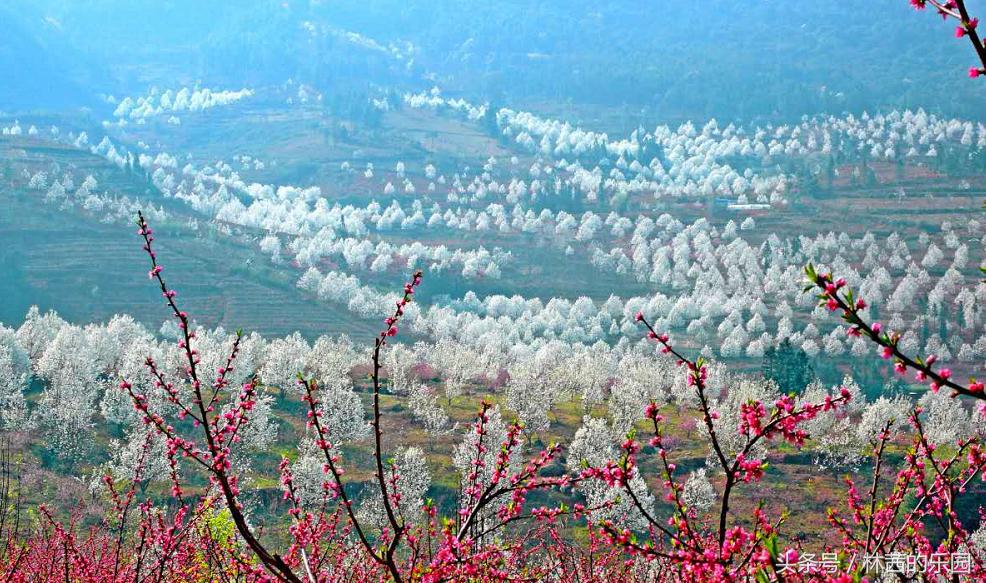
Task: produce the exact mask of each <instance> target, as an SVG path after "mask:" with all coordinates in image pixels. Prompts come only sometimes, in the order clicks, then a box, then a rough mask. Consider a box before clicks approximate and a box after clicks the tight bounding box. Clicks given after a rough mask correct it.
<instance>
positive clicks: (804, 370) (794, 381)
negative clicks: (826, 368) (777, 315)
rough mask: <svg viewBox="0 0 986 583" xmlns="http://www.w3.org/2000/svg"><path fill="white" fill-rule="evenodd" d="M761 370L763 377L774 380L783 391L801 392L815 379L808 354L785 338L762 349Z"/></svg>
mask: <svg viewBox="0 0 986 583" xmlns="http://www.w3.org/2000/svg"><path fill="white" fill-rule="evenodd" d="M761 371H762V372H763V376H764V378H766V379H770V380H772V381H774V382H776V383H777V385H778V386H779V387H780V389H781V391H782V392H785V393H789V392H795V393H801V392H802V391H804V389H805V387H806V386H808V384H809V383H810V382H811V381H813V380H815V369H814V367H812V365H811V359H810V358H809V357H808V354H807V353H805V351H804V350H802V349H801V348H800V347H797V346H794V345H793V344H791V341H790V340H788V339H786V338H785V339H784V340H783V341H782V342H781V343H780V344H779V345H777V347H770V348H768V349H767V350H766V351H764V355H763V364H762V366H761Z"/></svg>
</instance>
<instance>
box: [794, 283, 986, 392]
mask: <svg viewBox="0 0 986 583" xmlns="http://www.w3.org/2000/svg"><path fill="white" fill-rule="evenodd" d="M805 274H806V275H807V277H808V281H809V283H810V285H808V286H807V287H805V291H806V292H807V291H810V290H811V289H813V288H818V289H820V290H821V293H819V294H818V300H819V305H821V306H825V307H826V308H827V309H828V310H829V311H831V312H835V311H841V312H842V319H843V320H844V321H845V322H846V323H848V324H849V326H850V327H849V330H848V332H847V333H848V334H849V335H850V336H865V337H866V338H869V339H870V340H872V341H873V342H875V343H876V344H878V345H880V346H881V347H883V350H882V351H881V353H880V354H881V356H882V357H883V358H884V359H886V360H890V359H893V361H894V369H895V370H896V371H897V372H898V373H901V374H903V373H904V372H906V370H907V369H908V368H910V369H913V370H915V371H916V372H915V376H914V379H915V380H916V381H919V382H923V381H930V382H929V383H928V385H929V387H930V388H931V390H932V392H938V391H939V390H940V389H942V388H946V387H947V388H949V389H951V390H952V396H956V395H964V396H967V397H972V398H973V399H979V400H986V393H984V392H983V389H984V384H983V383H981V382H979V381H977V380H976V379H970V381H969V384H968V385H967V386H962V385H960V384H959V383H956V382H955V381H953V380H952V371H951V369H948V368H944V367H941V368H939V369H938V370H935V369H933V368H932V365H933V364H934V363H935V362H936V361H937V360H938V359H937V357H936V356H935V355H933V354H932V355H928V356H927V357H925V358H924V359H921V358H919V357H916V358H911V357H909V356H907V355H906V354H904V353H903V352H901V351H900V349H899V347H898V344H899V342H900V338H901V335H900V334H899V333H898V332H894V331H885V330H884V329H883V326H882V325H881V324H880V323H879V322H876V323H873V324H868V323H867V322H865V321H864V320H863V318H862V316H860V313H859V312H860V310H863V309H865V308H866V306H867V304H866V301H865V300H864V299H863V298H861V297H858V296H857V295H855V294H854V293H853V291H852V289H851V288H850V287H849V286H848V285H847V284H846V280H844V279H842V278H839V279H833V275H832V274H831V273H817V272H816V271H815V267H814V266H813V265H811V264H808V265H807V266H806V267H805Z"/></svg>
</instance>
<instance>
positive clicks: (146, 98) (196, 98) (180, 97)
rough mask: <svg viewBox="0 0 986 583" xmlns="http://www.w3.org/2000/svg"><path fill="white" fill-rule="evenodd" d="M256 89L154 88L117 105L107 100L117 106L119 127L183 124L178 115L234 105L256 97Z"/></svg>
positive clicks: (110, 99) (114, 99)
mask: <svg viewBox="0 0 986 583" xmlns="http://www.w3.org/2000/svg"><path fill="white" fill-rule="evenodd" d="M253 95H254V91H253V90H252V89H239V90H228V89H224V90H213V89H209V88H207V87H206V88H198V87H182V88H180V89H177V90H173V89H165V90H164V91H161V90H159V89H158V88H156V87H155V88H152V89H151V90H150V91H149V92H148V93H147V95H141V96H137V97H130V96H127V97H124V98H123V99H121V100H119V102H117V100H116V98H115V97H113V96H109V97H107V101H108V102H109V103H111V104H115V105H116V109H114V110H113V116H114V117H115V118H116V119H117V122H116V123H117V125H125V124H126V123H128V122H132V123H137V124H143V123H146V122H147V121H148V120H150V119H152V118H155V117H159V116H164V115H167V116H168V123H171V124H174V125H180V124H181V121H180V118H179V117H178V114H181V113H185V112H188V113H196V112H201V111H205V110H207V109H212V108H214V107H223V106H227V105H232V104H234V103H237V102H239V101H241V100H243V99H246V98H248V97H252V96H253Z"/></svg>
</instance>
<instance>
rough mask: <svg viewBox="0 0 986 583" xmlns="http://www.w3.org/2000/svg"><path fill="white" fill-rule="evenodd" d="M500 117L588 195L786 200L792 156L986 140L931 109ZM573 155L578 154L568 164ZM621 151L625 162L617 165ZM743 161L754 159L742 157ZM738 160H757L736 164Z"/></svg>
mask: <svg viewBox="0 0 986 583" xmlns="http://www.w3.org/2000/svg"><path fill="white" fill-rule="evenodd" d="M404 103H405V105H407V106H409V107H413V108H424V107H427V108H432V109H445V110H449V111H453V112H460V113H461V112H466V113H467V116H468V117H470V118H472V117H475V115H478V112H480V111H483V110H481V108H479V107H477V106H473V105H470V104H468V103H465V102H463V101H462V100H451V99H447V98H444V97H442V96H441V94H440V91H438V90H437V88H436V89H432V90H431V91H430V92H425V93H420V94H407V95H405V97H404ZM484 113H485V111H484ZM495 118H496V122H497V125H498V127H499V128H500V130H501V132H502V134H503V136H504V137H505V138H508V139H510V140H512V141H513V142H515V143H516V144H517V145H519V146H520V147H521V148H522V149H524V150H526V151H528V152H532V153H536V154H538V155H540V156H544V157H545V158H548V159H553V160H556V161H558V165H559V167H561V168H563V169H564V170H565V171H566V174H567V177H566V178H565V180H566V182H567V183H568V185H569V186H571V187H573V188H575V189H576V190H577V191H578V192H580V193H582V194H583V195H584V197H585V198H586V200H588V201H596V200H599V199H603V200H615V201H622V200H625V199H626V198H627V197H628V196H631V195H633V194H638V193H643V194H647V195H652V196H653V197H655V198H658V199H660V198H664V197H686V198H707V197H710V196H727V197H735V198H737V199H739V198H740V197H742V198H743V199H744V201H745V200H746V199H756V200H757V201H758V202H761V203H772V204H773V203H778V202H781V201H783V200H784V198H785V196H786V194H787V193H788V192H789V190H790V187H791V184H792V183H793V177H791V176H786V175H784V174H782V173H778V172H777V171H776V169H775V168H774V166H775V165H776V164H777V163H778V162H781V161H784V160H790V159H797V160H804V159H806V158H808V157H811V156H819V155H821V156H826V157H829V156H833V155H840V156H841V157H842V158H843V159H846V160H854V161H855V160H860V159H871V160H876V161H880V160H901V159H905V158H908V159H915V160H920V159H922V158H923V159H927V158H934V157H935V156H938V155H939V148H941V147H942V145H943V144H950V145H953V146H961V147H963V148H966V149H967V150H969V151H979V150H982V149H983V148H984V147H986V126H984V125H983V124H982V123H975V122H972V121H967V120H965V121H964V120H958V119H946V118H942V117H939V116H937V115H934V114H928V113H926V112H925V111H924V110H922V109H918V110H917V111H911V110H905V111H903V112H901V111H896V110H894V111H891V112H889V113H887V114H877V115H874V116H870V115H869V114H868V113H866V112H864V113H863V114H861V115H860V116H858V117H857V116H855V115H852V114H849V115H846V116H842V117H835V116H815V117H811V118H807V117H806V118H805V119H804V120H802V122H801V123H799V124H793V125H788V124H784V125H778V126H772V125H767V126H763V127H761V126H755V127H752V128H745V127H738V126H736V125H734V124H729V125H728V126H726V127H725V128H720V127H719V124H718V123H717V122H716V120H710V121H709V122H707V123H706V124H705V125H704V126H703V127H702V128H701V129H698V128H696V126H695V125H694V124H693V123H692V122H685V123H684V124H682V125H681V126H679V127H678V128H676V129H672V128H670V127H668V126H663V125H662V126H658V127H656V128H655V129H654V130H653V131H645V130H643V129H642V128H641V129H638V130H634V131H633V132H632V133H631V134H630V136H629V137H628V138H625V139H618V140H611V139H610V138H609V136H608V135H607V134H605V133H599V132H593V131H588V130H584V129H582V128H579V127H577V126H573V125H572V124H570V123H568V122H563V121H560V120H554V119H548V118H544V117H541V116H538V115H535V114H533V113H530V112H523V111H514V110H511V109H507V108H504V109H501V110H499V111H497V112H496V113H495ZM655 154H656V155H655ZM568 158H571V159H572V160H574V161H571V162H566V159H568ZM612 158H615V159H616V160H615V162H614V163H612V164H611V163H610V160H611V159H612ZM742 159H746V162H739V160H742ZM736 163H745V164H748V165H749V166H748V167H746V168H734V166H733V165H734V164H736Z"/></svg>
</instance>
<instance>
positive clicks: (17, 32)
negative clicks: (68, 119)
mask: <svg viewBox="0 0 986 583" xmlns="http://www.w3.org/2000/svg"><path fill="white" fill-rule="evenodd" d="M0 23H3V24H2V33H0V71H2V74H3V81H2V82H0V110H8V111H14V110H57V109H64V108H76V107H88V106H93V105H95V104H98V99H97V97H96V94H95V92H96V90H95V89H94V87H93V81H94V80H95V79H96V78H102V79H103V82H104V83H105V82H106V81H108V79H106V74H105V72H104V71H103V70H102V68H101V67H99V66H98V65H95V64H94V63H93V62H92V61H90V59H89V58H88V57H86V56H85V55H83V54H80V53H79V51H78V50H76V49H75V48H73V47H72V45H71V44H70V43H69V42H67V40H66V39H65V38H64V37H63V35H62V34H61V32H60V30H59V28H58V27H59V25H58V23H57V22H56V21H51V20H49V21H46V20H45V19H44V17H43V16H42V15H41V14H39V13H37V12H35V11H34V10H32V9H30V8H29V7H28V8H25V7H23V6H22V7H17V8H15V7H13V6H0Z"/></svg>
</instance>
